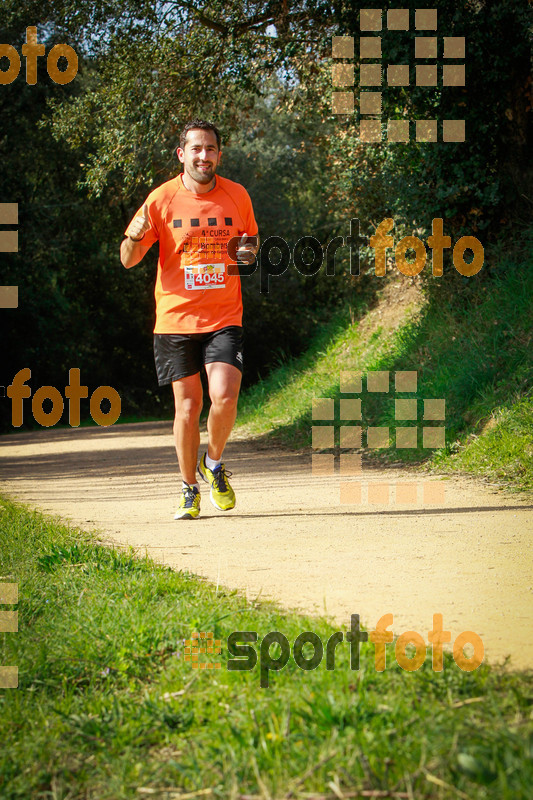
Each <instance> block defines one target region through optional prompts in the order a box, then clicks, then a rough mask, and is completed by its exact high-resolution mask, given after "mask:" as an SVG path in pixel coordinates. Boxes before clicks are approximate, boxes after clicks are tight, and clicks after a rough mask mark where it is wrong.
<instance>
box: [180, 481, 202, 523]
mask: <svg viewBox="0 0 533 800" xmlns="http://www.w3.org/2000/svg"><path fill="white" fill-rule="evenodd" d="M199 514H200V492H199V490H198V489H197V488H196V486H184V487H183V489H182V490H181V500H180V504H179V508H178V510H177V511H176V513H175V514H174V519H196V518H197V517H198V515H199Z"/></svg>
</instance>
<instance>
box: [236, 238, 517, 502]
mask: <svg viewBox="0 0 533 800" xmlns="http://www.w3.org/2000/svg"><path fill="white" fill-rule="evenodd" d="M525 238H526V240H527V241H526V243H525V245H524V248H523V253H518V254H517V253H515V254H514V255H505V253H501V252H500V253H499V254H498V256H497V257H496V256H495V257H494V258H496V259H497V267H494V266H493V267H492V274H491V275H490V276H486V275H482V273H480V275H482V277H481V278H480V279H479V280H477V279H469V278H462V279H459V278H458V276H455V277H454V276H453V275H452V276H446V275H445V276H444V277H443V278H442V281H446V280H450V281H452V280H453V283H452V284H451V286H452V289H450V287H449V286H447V285H446V284H440V285H439V286H437V284H434V285H433V286H432V288H431V291H429V292H428V294H427V296H426V299H425V303H424V305H423V307H422V309H421V310H420V311H419V312H418V313H417V314H416V315H413V314H412V313H410V311H409V309H406V314H405V318H404V320H403V322H402V325H401V326H400V327H399V328H398V329H397V330H395V331H392V332H390V333H389V334H388V335H385V334H383V332H382V331H380V330H378V331H376V332H374V333H373V335H372V336H366V337H365V336H363V335H362V334H361V326H360V325H359V324H358V323H356V322H355V323H351V324H350V323H345V324H344V326H343V327H341V328H340V329H339V328H338V326H337V328H336V330H335V333H334V335H332V336H329V339H328V340H327V341H328V344H327V346H326V347H320V345H319V343H320V341H321V340H323V339H324V337H325V336H326V334H327V328H326V330H325V331H321V332H320V334H319V337H318V340H317V342H311V346H310V349H309V351H308V352H307V353H306V354H305V355H304V356H303V357H301V358H299V359H293V360H292V361H288V362H287V363H286V364H284V365H282V366H280V368H279V369H277V370H275V371H274V372H273V373H272V374H271V375H269V376H268V378H267V379H266V380H265V381H263V382H261V383H259V384H257V385H256V386H254V387H253V388H252V389H251V390H250V391H248V392H246V393H244V395H243V397H242V401H241V405H240V411H239V417H238V420H239V424H240V425H242V428H243V430H244V431H248V432H250V433H251V434H252V435H267V436H268V437H273V438H275V439H277V440H279V441H280V442H281V443H283V444H284V445H286V446H290V447H295V448H301V447H309V446H310V444H311V426H312V424H313V421H312V418H311V404H312V398H313V397H331V398H335V399H338V398H339V397H340V390H339V372H340V371H341V370H354V371H360V372H361V373H362V374H363V376H364V375H365V374H366V373H367V372H369V371H374V370H383V371H388V372H389V373H390V377H391V380H390V390H389V393H388V394H382V393H378V394H370V393H369V394H366V392H364V393H363V395H362V399H363V403H362V407H363V421H362V425H363V428H364V427H365V426H367V425H370V426H388V427H389V429H390V430H391V439H390V444H391V447H390V448H388V449H381V450H375V451H373V452H372V456H373V457H374V459H376V458H377V459H379V460H382V461H384V462H390V461H395V462H403V463H406V464H409V463H410V464H420V463H422V462H426V466H427V467H428V468H438V469H439V470H441V471H449V472H453V471H459V472H461V471H462V472H469V473H472V474H474V475H478V476H485V477H490V478H495V479H497V480H498V481H499V482H500V483H501V484H502V485H503V486H507V487H509V488H513V489H516V490H530V491H531V490H532V489H533V427H532V425H531V420H532V415H533V396H532V390H531V387H532V386H533V356H532V353H533V306H532V303H531V297H532V296H533V264H531V254H530V251H531V248H529V246H528V241H529V239H528V237H525ZM529 238H530V239H531V243H532V244H533V236H530V237H529ZM430 280H431V279H430ZM469 281H472V282H471V283H469ZM402 370H415V371H416V372H417V374H418V390H417V393H416V394H415V393H402V394H399V395H398V397H400V398H406V399H407V398H415V397H417V398H418V399H417V410H418V427H419V429H420V427H422V421H423V399H424V398H428V399H431V398H444V399H445V401H446V420H445V426H446V446H445V447H444V448H442V449H440V450H437V451H435V450H430V449H427V448H423V447H422V440H421V439H422V437H421V432H420V430H419V439H418V447H417V448H414V449H396V448H395V447H394V446H393V445H394V441H395V440H394V436H393V435H392V431H393V430H394V428H395V427H396V426H397V425H399V426H403V425H413V424H415V423H413V422H398V423H397V422H396V420H395V404H394V397H395V395H394V381H393V374H394V372H396V371H402ZM364 388H365V384H364V383H363V389H364ZM336 421H337V423H339V422H340V420H339V418H338V417H337V419H336ZM319 424H320V423H319ZM344 424H346V423H344ZM355 424H358V423H355ZM359 424H360V423H359ZM428 424H429V425H438V424H443V423H433V422H430V423H428ZM494 424H495V425H496V427H491V426H492V425H494ZM363 444H365V440H364V439H363ZM366 455H367V456H368V455H369V453H368V451H366Z"/></svg>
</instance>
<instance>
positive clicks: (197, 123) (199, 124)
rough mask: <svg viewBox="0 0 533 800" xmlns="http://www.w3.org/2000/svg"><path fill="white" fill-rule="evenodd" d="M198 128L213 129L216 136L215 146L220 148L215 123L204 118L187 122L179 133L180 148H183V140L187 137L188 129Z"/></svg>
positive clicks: (203, 129) (218, 133) (218, 134)
mask: <svg viewBox="0 0 533 800" xmlns="http://www.w3.org/2000/svg"><path fill="white" fill-rule="evenodd" d="M197 128H199V129H200V130H202V131H213V133H214V134H215V136H216V138H217V147H218V149H219V150H220V132H219V130H218V128H217V127H215V125H213V124H212V123H211V122H206V121H205V119H192V120H191V121H190V122H188V123H187V124H186V125H185V127H184V129H183V130H182V132H181V133H180V147H181V149H182V150H185V142H186V139H187V134H188V133H189V131H192V130H195V129H197Z"/></svg>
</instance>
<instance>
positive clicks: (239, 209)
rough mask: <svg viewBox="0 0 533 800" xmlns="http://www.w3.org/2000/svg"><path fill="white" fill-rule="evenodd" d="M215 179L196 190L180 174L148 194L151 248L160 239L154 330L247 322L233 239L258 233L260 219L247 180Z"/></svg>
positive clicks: (209, 328)
mask: <svg viewBox="0 0 533 800" xmlns="http://www.w3.org/2000/svg"><path fill="white" fill-rule="evenodd" d="M215 180H216V183H215V186H214V188H213V189H211V190H210V191H209V192H205V193H204V194H196V193H194V192H190V191H189V190H188V189H186V188H185V186H184V185H183V180H182V175H181V174H180V175H178V176H177V177H176V178H173V179H172V180H170V181H167V182H166V183H163V184H162V185H161V186H158V187H157V189H154V191H153V192H151V193H150V194H149V195H148V197H147V199H146V203H147V205H148V217H149V220H150V223H151V227H150V228H149V229H148V230H147V231H146V233H145V234H144V238H143V240H142V243H143V246H144V247H145V248H146V249H147V250H148V248H149V247H151V246H152V245H153V244H154V242H156V241H159V261H158V263H157V278H156V282H155V302H156V321H155V328H154V333H204V332H208V331H216V330H218V329H219V328H224V327H226V325H241V324H242V296H241V280H240V277H239V275H238V269H237V268H236V267H235V266H234V265H235V262H234V261H233V260H232V259H231V257H230V256H229V255H228V242H229V241H230V239H232V238H233V237H234V236H239V237H240V236H242V234H243V233H247V234H249V235H250V236H255V235H256V234H257V223H256V221H255V217H254V212H253V208H252V201H251V200H250V196H249V194H248V192H247V191H246V189H245V188H244V186H241V184H240V183H235V182H234V181H230V180H228V178H221V177H220V176H219V175H216V176H215ZM143 207H144V203H143V205H142V206H141V207H140V209H139V210H138V211H137V213H136V215H135V216H138V215H140V214H142V210H143ZM130 224H131V223H130ZM128 230H129V226H128V228H127V229H126V232H125V233H126V235H127V234H128ZM230 264H232V265H233V267H232V269H230V270H229V272H228V265H230ZM232 273H234V274H232Z"/></svg>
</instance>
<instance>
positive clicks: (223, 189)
mask: <svg viewBox="0 0 533 800" xmlns="http://www.w3.org/2000/svg"><path fill="white" fill-rule="evenodd" d="M177 155H178V158H179V160H180V161H181V163H182V164H183V172H182V173H181V174H179V175H178V176H177V177H175V178H173V179H172V180H170V181H167V182H166V183H163V184H162V185H161V186H159V187H157V189H155V190H154V191H153V192H151V193H150V194H149V195H148V197H147V198H146V202H145V203H144V204H143V206H142V207H141V208H140V209H139V210H138V211H137V213H136V214H135V217H134V218H133V220H132V221H131V222H130V224H129V225H128V227H127V229H126V231H125V236H126V238H125V239H124V240H123V242H122V244H121V246H120V259H121V261H122V264H123V265H124V266H125V267H126V269H129V268H130V267H134V266H135V265H136V264H138V263H139V262H140V261H141V260H142V259H143V258H144V256H145V255H146V253H147V252H148V250H149V249H150V247H151V246H152V245H153V244H154V243H155V242H156V241H157V242H159V261H158V264H157V278H156V283H155V301H156V322H155V328H154V356H155V365H156V371H157V379H158V382H159V385H160V386H164V385H166V384H172V389H173V392H174V405H175V418H174V441H175V445H176V454H177V457H178V463H179V467H180V471H181V476H182V481H183V483H182V493H181V498H180V503H179V508H178V510H177V512H176V514H175V517H174V519H196V518H197V517H198V515H199V513H200V487H199V485H198V483H197V481H196V465H197V462H198V448H199V445H200V429H199V419H200V412H201V410H202V404H203V391H202V382H201V378H200V370H201V369H202V367H203V366H204V365H205V370H206V373H207V381H208V386H209V397H210V398H211V408H210V411H209V417H208V420H207V434H208V444H207V451H206V452H205V453H204V454H203V456H202V458H201V460H200V463H199V464H198V472H199V473H200V476H201V478H202V479H203V480H204V481H206V483H209V484H210V487H211V490H210V498H211V502H212V503H213V505H214V506H215V507H216V508H218V509H220V510H221V511H228V510H229V509H231V508H233V507H234V506H235V493H234V491H233V489H232V488H231V486H230V484H229V482H228V475H231V473H230V472H226V470H225V466H224V464H223V463H222V454H223V451H224V447H225V445H226V442H227V440H228V437H229V435H230V433H231V430H232V428H233V424H234V422H235V418H236V415H237V400H238V396H239V389H240V385H241V377H242V368H243V357H242V341H243V337H242V297H241V284H240V277H239V274H238V268H237V267H236V266H235V260H236V259H235V251H237V255H238V260H239V261H240V262H242V263H245V264H251V263H253V262H254V260H255V255H256V252H257V249H258V242H259V239H258V237H257V224H256V221H255V217H254V212H253V209H252V203H251V200H250V197H249V195H248V192H247V191H246V189H245V188H244V187H243V186H241V185H240V184H239V183H235V182H234V181H230V180H228V179H227V178H221V177H220V176H219V175H217V174H216V171H217V167H218V164H219V163H220V157H221V150H220V133H219V132H218V130H217V128H216V127H215V126H214V125H212V124H211V123H209V122H205V121H204V120H198V119H195V120H193V121H192V122H189V123H187V125H186V126H185V128H184V129H183V131H182V133H181V135H180V146H179V147H178V148H177ZM236 237H238V238H236ZM232 239H233V243H232V245H231V246H230V247H229V251H228V244H229V243H230V241H231V240H232ZM237 241H238V247H234V246H233V245H235V243H236V242H237ZM232 255H233V258H232V257H231V256H232Z"/></svg>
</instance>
